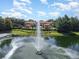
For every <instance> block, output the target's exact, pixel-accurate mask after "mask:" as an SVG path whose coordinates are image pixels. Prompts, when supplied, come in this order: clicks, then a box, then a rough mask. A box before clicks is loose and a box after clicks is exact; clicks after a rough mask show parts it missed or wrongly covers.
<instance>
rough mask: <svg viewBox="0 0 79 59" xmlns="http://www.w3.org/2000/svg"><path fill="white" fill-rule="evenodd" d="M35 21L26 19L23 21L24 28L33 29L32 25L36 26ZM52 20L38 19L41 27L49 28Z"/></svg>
mask: <svg viewBox="0 0 79 59" xmlns="http://www.w3.org/2000/svg"><path fill="white" fill-rule="evenodd" d="M36 24H37V23H36V21H26V22H25V28H26V29H33V28H34V27H35V28H36ZM52 24H53V23H52V22H48V21H42V22H41V21H40V25H41V27H42V29H51V28H52Z"/></svg>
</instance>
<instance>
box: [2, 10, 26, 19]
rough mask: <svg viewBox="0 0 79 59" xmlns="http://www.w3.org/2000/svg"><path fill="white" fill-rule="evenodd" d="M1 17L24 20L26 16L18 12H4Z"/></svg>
mask: <svg viewBox="0 0 79 59" xmlns="http://www.w3.org/2000/svg"><path fill="white" fill-rule="evenodd" d="M2 15H3V16H4V17H16V18H22V17H24V18H26V16H25V15H24V14H22V13H20V12H17V11H5V12H2Z"/></svg>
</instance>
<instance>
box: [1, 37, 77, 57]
mask: <svg viewBox="0 0 79 59" xmlns="http://www.w3.org/2000/svg"><path fill="white" fill-rule="evenodd" d="M14 38H15V39H13V40H16V43H18V42H24V45H23V46H22V47H20V48H19V49H17V50H16V52H15V53H14V55H13V56H12V59H23V58H24V59H26V57H27V58H32V59H34V58H38V59H42V58H41V57H44V58H45V59H46V58H47V59H52V58H54V59H57V58H59V59H70V57H71V58H72V59H75V58H74V57H73V56H75V57H78V56H77V54H78V55H79V53H78V52H79V39H76V40H74V39H62V38H61V37H56V38H51V37H45V38H44V39H45V41H46V42H48V43H49V47H48V48H46V49H43V50H42V52H43V54H42V55H41V57H39V56H36V55H35V53H36V50H35V48H34V47H33V44H30V43H29V42H34V40H33V39H34V37H14ZM13 40H12V41H13ZM4 43H5V44H4ZM10 43H11V40H8V42H6V41H3V42H2V45H1V47H0V58H2V57H4V56H5V55H6V53H8V52H9V51H10V50H11V49H12V46H11V44H10ZM51 45H52V47H51ZM71 49H72V50H71ZM28 53H29V54H28ZM70 53H71V54H72V55H71V54H70ZM73 53H74V54H73ZM27 54H28V55H31V57H29V56H28V55H27ZM21 55H22V56H21ZM15 56H17V57H15ZM18 56H19V57H20V58H19V57H18ZM33 56H34V57H33ZM76 59H79V57H78V58H76Z"/></svg>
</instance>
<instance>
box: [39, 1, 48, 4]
mask: <svg viewBox="0 0 79 59" xmlns="http://www.w3.org/2000/svg"><path fill="white" fill-rule="evenodd" d="M40 1H41V3H42V4H48V0H40Z"/></svg>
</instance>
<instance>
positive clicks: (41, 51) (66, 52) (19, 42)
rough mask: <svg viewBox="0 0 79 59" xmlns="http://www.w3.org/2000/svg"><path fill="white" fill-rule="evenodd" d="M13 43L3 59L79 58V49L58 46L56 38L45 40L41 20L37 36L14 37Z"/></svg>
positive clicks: (38, 23)
mask: <svg viewBox="0 0 79 59" xmlns="http://www.w3.org/2000/svg"><path fill="white" fill-rule="evenodd" d="M50 41H51V42H52V44H50ZM11 45H12V47H13V48H12V49H11V51H9V52H8V54H7V55H6V56H5V57H4V58H2V59H79V53H78V52H77V51H74V50H72V49H67V48H62V47H58V46H56V44H55V40H54V39H52V40H51V38H49V40H44V38H43V37H42V36H41V27H40V22H39V21H37V36H36V37H28V38H27V37H25V38H21V37H20V38H14V39H13V41H12V43H11Z"/></svg>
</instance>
